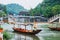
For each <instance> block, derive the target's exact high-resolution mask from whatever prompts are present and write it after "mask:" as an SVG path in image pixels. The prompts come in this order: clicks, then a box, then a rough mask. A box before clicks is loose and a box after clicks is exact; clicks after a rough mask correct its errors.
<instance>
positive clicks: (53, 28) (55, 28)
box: [48, 27, 60, 31]
mask: <svg viewBox="0 0 60 40" xmlns="http://www.w3.org/2000/svg"><path fill="white" fill-rule="evenodd" d="M48 28H50V29H51V30H56V31H60V27H48Z"/></svg>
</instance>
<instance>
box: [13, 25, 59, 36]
mask: <svg viewBox="0 0 60 40" xmlns="http://www.w3.org/2000/svg"><path fill="white" fill-rule="evenodd" d="M23 25H24V24H23ZM48 28H50V29H51V30H57V31H60V27H48ZM13 30H14V31H15V32H19V33H26V34H33V35H35V34H38V33H39V32H41V31H42V30H41V29H39V30H38V29H37V30H27V29H22V28H16V27H14V28H13Z"/></svg>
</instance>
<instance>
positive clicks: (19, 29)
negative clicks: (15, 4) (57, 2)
mask: <svg viewBox="0 0 60 40" xmlns="http://www.w3.org/2000/svg"><path fill="white" fill-rule="evenodd" d="M24 18H25V17H24ZM15 24H16V23H15ZM15 24H14V25H15ZM17 24H18V28H16V27H15V26H14V28H13V30H14V31H16V32H19V33H26V34H37V33H39V32H40V31H41V30H32V27H31V30H27V29H26V26H27V25H28V24H30V19H29V23H26V22H24V24H22V23H17ZM35 24H36V22H35V20H34V24H33V26H34V28H35V29H36V27H37V26H36V25H35ZM19 25H24V26H25V28H24V29H22V28H21V27H20V26H19Z"/></svg>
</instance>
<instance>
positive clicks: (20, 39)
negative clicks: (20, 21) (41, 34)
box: [11, 32, 40, 40]
mask: <svg viewBox="0 0 60 40" xmlns="http://www.w3.org/2000/svg"><path fill="white" fill-rule="evenodd" d="M13 34H14V37H13V38H12V39H11V40H40V39H39V38H38V37H37V36H36V35H27V34H21V33H15V32H14V33H13Z"/></svg>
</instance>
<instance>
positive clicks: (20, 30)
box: [13, 28, 41, 34]
mask: <svg viewBox="0 0 60 40" xmlns="http://www.w3.org/2000/svg"><path fill="white" fill-rule="evenodd" d="M13 30H14V31H15V32H19V33H26V34H37V33H39V32H40V31H41V30H27V29H22V28H13Z"/></svg>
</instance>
